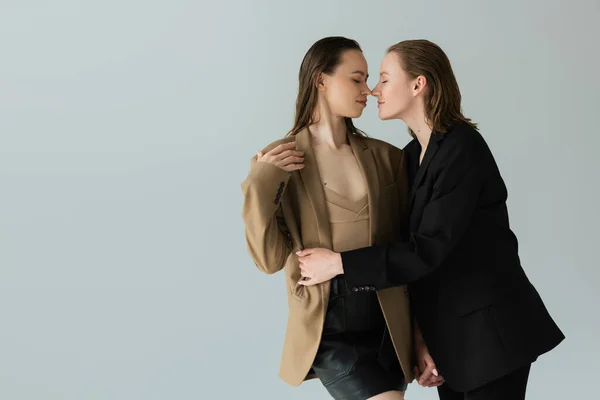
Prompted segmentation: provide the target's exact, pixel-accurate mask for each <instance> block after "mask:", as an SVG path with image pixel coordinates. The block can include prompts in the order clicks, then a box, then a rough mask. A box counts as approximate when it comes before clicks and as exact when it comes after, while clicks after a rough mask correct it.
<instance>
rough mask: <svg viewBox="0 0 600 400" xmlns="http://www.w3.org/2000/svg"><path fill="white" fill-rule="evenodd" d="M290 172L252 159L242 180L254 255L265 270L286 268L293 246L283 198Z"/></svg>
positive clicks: (250, 248)
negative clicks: (284, 216)
mask: <svg viewBox="0 0 600 400" xmlns="http://www.w3.org/2000/svg"><path fill="white" fill-rule="evenodd" d="M289 179H290V173H289V172H285V171H283V170H282V169H280V168H278V167H276V166H274V165H272V164H269V163H264V162H258V161H257V159H256V157H253V158H252V161H251V167H250V173H249V174H248V177H247V178H246V180H244V182H243V183H242V192H243V194H244V205H243V207H242V218H243V220H244V225H245V234H246V243H247V245H248V251H249V253H250V256H251V257H252V259H253V260H254V263H255V264H256V266H257V267H258V269H260V270H261V271H263V272H265V273H267V274H273V273H275V272H277V271H279V270H281V269H282V268H283V266H284V265H285V262H286V260H287V258H288V256H289V255H290V253H291V251H292V245H291V241H290V238H289V233H288V230H287V226H286V224H285V220H284V218H283V214H282V211H281V197H282V195H283V192H284V190H285V187H286V186H287V183H288V181H289Z"/></svg>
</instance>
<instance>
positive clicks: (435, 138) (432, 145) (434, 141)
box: [409, 132, 444, 209]
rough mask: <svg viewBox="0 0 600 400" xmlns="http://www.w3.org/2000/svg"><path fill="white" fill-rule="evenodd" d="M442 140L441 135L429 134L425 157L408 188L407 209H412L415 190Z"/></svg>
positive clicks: (442, 136)
mask: <svg viewBox="0 0 600 400" xmlns="http://www.w3.org/2000/svg"><path fill="white" fill-rule="evenodd" d="M443 139H444V135H443V134H439V133H435V132H433V133H432V134H431V136H430V137H429V144H428V145H427V150H425V155H424V156H423V161H422V162H421V165H420V166H419V169H417V174H416V175H415V178H414V179H413V182H412V186H411V188H410V198H409V204H410V207H409V209H412V205H413V201H414V198H415V193H416V191H417V188H418V187H419V185H420V184H421V181H422V180H423V178H424V177H425V173H426V172H427V168H428V167H429V164H430V163H431V160H433V157H434V156H435V153H437V151H438V150H439V148H440V145H439V142H440V141H441V140H443ZM419 156H420V154H416V157H419ZM417 160H418V158H417Z"/></svg>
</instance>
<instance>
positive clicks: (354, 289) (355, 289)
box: [352, 286, 360, 292]
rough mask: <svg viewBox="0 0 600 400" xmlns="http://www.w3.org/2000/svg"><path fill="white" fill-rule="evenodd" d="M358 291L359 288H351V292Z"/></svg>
mask: <svg viewBox="0 0 600 400" xmlns="http://www.w3.org/2000/svg"><path fill="white" fill-rule="evenodd" d="M359 290H360V289H359V288H357V287H356V286H354V287H353V288H352V291H353V292H358V291H359Z"/></svg>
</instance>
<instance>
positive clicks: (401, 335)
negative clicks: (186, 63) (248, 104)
mask: <svg viewBox="0 0 600 400" xmlns="http://www.w3.org/2000/svg"><path fill="white" fill-rule="evenodd" d="M367 76H368V73H367V63H366V60H365V58H364V56H363V54H362V51H361V49H360V47H359V45H358V44H357V43H356V42H355V41H353V40H350V39H346V38H341V37H331V38H325V39H322V40H320V41H318V42H316V43H315V44H314V45H313V46H312V47H311V49H310V50H309V51H308V53H307V54H306V56H305V57H304V60H303V62H302V65H301V67H300V75H299V93H298V98H297V103H296V117H295V124H294V128H293V129H292V130H291V131H290V133H289V134H288V135H287V136H286V137H285V138H284V139H281V140H278V141H276V142H274V143H272V144H270V145H269V146H267V147H266V148H265V149H263V150H262V151H261V152H259V153H257V155H256V156H255V157H253V159H252V161H251V168H250V173H249V175H248V177H247V179H246V180H245V181H244V182H243V184H242V190H243V194H244V205H243V219H244V223H245V233H246V241H247V244H248V250H249V253H250V255H251V256H252V259H253V260H254V263H255V264H256V266H257V267H258V268H259V269H260V270H261V271H263V272H265V273H267V274H273V273H275V272H278V271H279V270H281V269H285V273H286V285H287V294H288V305H289V317H288V324H287V331H286V336H285V343H284V348H283V356H282V360H281V368H280V373H279V375H280V377H281V378H282V379H283V380H284V381H286V382H287V383H289V384H291V385H299V384H300V383H302V382H303V381H304V380H307V379H311V378H315V377H316V378H319V379H320V380H321V382H322V383H323V385H324V386H325V387H326V388H327V390H328V391H329V393H330V394H331V396H332V397H333V398H334V399H345V400H365V399H377V400H383V399H402V398H403V397H404V394H403V392H404V390H405V389H406V384H407V383H408V382H411V381H412V380H413V367H414V354H413V353H414V351H413V331H412V324H411V315H410V308H409V299H408V290H407V287H406V286H401V287H393V288H390V289H386V290H379V291H376V290H375V289H374V288H373V287H368V286H364V287H359V288H354V290H351V288H349V286H348V285H347V284H346V282H345V280H344V277H343V276H339V277H336V278H335V279H333V280H332V281H330V282H324V283H323V284H320V285H316V286H311V287H306V286H303V285H301V284H299V283H298V282H299V281H300V280H301V279H302V276H301V269H300V267H299V264H298V257H297V256H296V255H295V253H296V252H298V251H300V250H302V249H304V248H309V247H325V248H328V249H332V250H334V251H337V252H340V251H345V250H351V249H356V248H360V247H365V246H369V245H375V244H384V243H387V242H390V241H392V240H394V239H400V238H398V237H397V236H398V232H399V231H400V229H398V227H399V226H402V224H404V223H405V218H406V206H407V196H408V190H407V180H406V172H405V166H404V164H405V162H404V155H403V152H402V150H400V149H398V148H396V147H394V146H392V145H390V144H388V143H385V142H382V141H379V140H375V139H371V138H367V137H366V135H365V134H364V133H363V132H361V131H360V130H358V129H357V128H355V127H354V125H353V123H352V119H351V118H357V117H359V116H360V115H361V114H362V111H363V109H364V108H365V106H366V101H367V96H368V95H369V94H370V93H371V92H370V89H369V88H368V86H367V83H366V80H367ZM364 268H369V265H364Z"/></svg>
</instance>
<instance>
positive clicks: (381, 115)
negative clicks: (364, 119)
mask: <svg viewBox="0 0 600 400" xmlns="http://www.w3.org/2000/svg"><path fill="white" fill-rule="evenodd" d="M393 118H394V116H393V115H391V114H386V113H384V112H382V111H379V119H380V120H382V121H387V120H389V119H393Z"/></svg>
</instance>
